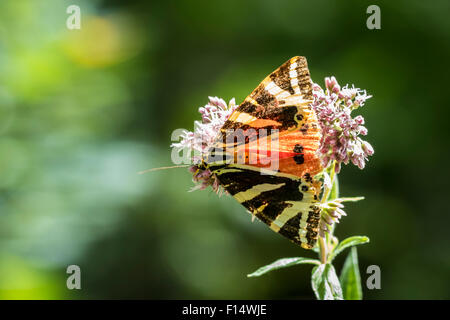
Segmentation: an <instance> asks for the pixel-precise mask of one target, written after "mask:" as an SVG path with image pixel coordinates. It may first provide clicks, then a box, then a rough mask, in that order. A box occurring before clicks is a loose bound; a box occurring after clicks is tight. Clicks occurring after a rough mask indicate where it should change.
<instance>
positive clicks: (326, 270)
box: [311, 263, 343, 300]
mask: <svg viewBox="0 0 450 320" xmlns="http://www.w3.org/2000/svg"><path fill="white" fill-rule="evenodd" d="M311 286H312V288H313V291H314V294H315V295H316V298H317V299H318V300H342V299H343V295H342V288H341V283H340V282H339V279H338V277H337V275H336V270H334V267H333V266H332V265H331V264H329V263H327V264H321V265H319V266H317V267H314V269H313V271H312V276H311Z"/></svg>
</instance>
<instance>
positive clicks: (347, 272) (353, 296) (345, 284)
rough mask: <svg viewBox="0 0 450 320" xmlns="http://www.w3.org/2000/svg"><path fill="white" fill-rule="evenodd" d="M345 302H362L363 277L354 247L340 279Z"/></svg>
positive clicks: (346, 260)
mask: <svg viewBox="0 0 450 320" xmlns="http://www.w3.org/2000/svg"><path fill="white" fill-rule="evenodd" d="M339 281H340V282H341V286H342V291H343V293H344V299H345V300H361V299H362V288H361V275H360V274H359V266H358V253H357V251H356V247H352V249H351V250H350V253H349V254H348V256H347V258H346V259H345V263H344V267H343V268H342V271H341V276H340V277H339Z"/></svg>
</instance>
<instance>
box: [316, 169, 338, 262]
mask: <svg viewBox="0 0 450 320" xmlns="http://www.w3.org/2000/svg"><path fill="white" fill-rule="evenodd" d="M335 167H336V160H335V161H333V162H332V163H331V172H330V180H331V187H329V188H328V187H325V190H324V191H323V195H322V200H321V203H325V202H327V200H328V196H329V195H330V192H331V189H332V188H333V184H334V177H335V175H336V171H335ZM333 229H334V228H332V230H330V233H332V232H333ZM330 241H331V237H330V236H329V234H328V232H327V233H326V234H325V236H324V237H321V236H319V255H320V261H321V262H322V263H323V264H325V263H327V260H328V248H329V247H330Z"/></svg>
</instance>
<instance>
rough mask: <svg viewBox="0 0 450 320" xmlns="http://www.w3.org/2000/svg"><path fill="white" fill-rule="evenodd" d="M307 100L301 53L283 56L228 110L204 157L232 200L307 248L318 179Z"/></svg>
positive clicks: (316, 136) (313, 235)
mask: <svg viewBox="0 0 450 320" xmlns="http://www.w3.org/2000/svg"><path fill="white" fill-rule="evenodd" d="M312 100H313V98H312V83H311V79H310V76H309V71H308V67H307V63H306V59H305V58H304V57H294V58H292V59H290V60H288V61H287V62H285V63H284V64H283V65H281V66H280V67H279V68H278V69H277V70H275V71H274V72H272V73H271V74H270V75H269V76H267V77H266V78H265V79H264V80H263V81H262V82H261V83H260V85H259V86H258V87H257V88H256V89H255V90H253V92H252V93H251V94H250V95H249V96H248V97H247V98H246V99H245V100H244V102H243V103H242V104H241V105H239V107H238V108H237V109H236V110H235V111H234V112H233V114H231V116H230V117H229V119H228V120H227V121H226V122H225V124H224V125H223V127H222V129H221V131H220V133H219V135H218V137H217V140H216V142H215V144H214V147H213V148H212V151H211V153H210V155H209V157H208V160H207V162H208V163H209V169H210V170H211V171H212V172H213V173H214V174H216V176H217V178H218V179H219V181H220V183H221V184H222V185H223V187H224V188H225V189H226V190H227V191H228V192H229V193H230V194H231V195H232V196H233V197H234V198H235V199H236V200H237V201H239V202H240V203H241V204H242V205H243V206H244V207H246V208H247V209H248V210H249V211H250V212H251V213H252V214H253V215H255V216H256V217H257V218H259V219H260V220H261V221H263V222H265V223H266V224H268V225H269V226H270V228H271V229H272V230H274V231H276V232H278V233H280V234H282V235H284V236H285V237H287V238H288V239H290V240H291V241H293V242H295V243H297V244H300V245H301V246H302V247H304V248H308V249H310V248H312V247H313V246H314V245H315V242H316V240H317V231H318V223H319V219H320V210H319V208H318V206H317V205H316V204H317V198H318V193H319V192H320V184H319V183H318V182H317V181H314V180H313V176H314V175H315V174H316V173H318V172H319V171H321V170H322V167H321V165H320V160H319V158H318V157H317V155H316V151H317V149H318V147H319V144H320V138H321V136H320V129H319V125H318V121H317V118H316V116H315V113H314V111H313V110H312V108H311V107H310V105H309V104H310V103H311V102H312ZM263 140H264V141H265V143H262V141H263ZM218 158H219V159H218ZM268 159H269V160H270V161H269V162H268V161H267V160H268ZM274 166H275V168H276V170H273V168H274ZM268 167H269V168H270V169H271V171H267V168H268Z"/></svg>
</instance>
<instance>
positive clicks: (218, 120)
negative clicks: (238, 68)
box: [171, 97, 238, 192]
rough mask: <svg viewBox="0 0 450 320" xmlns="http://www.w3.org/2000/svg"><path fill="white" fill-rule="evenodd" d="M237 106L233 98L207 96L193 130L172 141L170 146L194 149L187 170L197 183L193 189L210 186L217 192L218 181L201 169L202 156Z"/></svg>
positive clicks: (208, 172) (199, 110) (209, 172)
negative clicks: (190, 164)
mask: <svg viewBox="0 0 450 320" xmlns="http://www.w3.org/2000/svg"><path fill="white" fill-rule="evenodd" d="M237 107H238V106H237V105H236V103H235V100H234V98H233V99H231V100H230V102H229V103H228V105H227V103H226V102H225V101H224V100H223V99H220V98H217V97H209V102H208V104H206V105H205V106H204V107H200V108H199V109H198V112H200V114H201V115H202V121H195V124H194V125H195V129H194V131H193V132H192V131H187V130H186V131H185V132H184V133H183V135H182V136H181V140H180V142H178V143H173V144H172V145H171V147H172V148H177V149H185V148H187V149H189V150H190V151H194V155H193V157H192V162H193V165H192V166H191V167H189V171H190V172H191V173H192V174H193V181H194V182H195V183H196V184H197V185H196V186H195V187H194V188H193V189H192V191H193V190H197V189H205V188H206V187H208V186H211V187H212V188H213V190H214V191H216V192H219V191H220V188H219V181H218V180H217V179H216V177H215V176H214V175H212V174H211V171H209V170H204V169H202V168H201V167H200V166H199V165H200V164H201V160H202V156H203V155H205V153H207V152H208V149H209V148H210V147H211V145H212V144H213V143H214V140H215V139H216V137H217V134H218V133H219V130H220V128H222V126H223V124H224V123H225V121H226V120H227V119H228V118H229V117H230V115H231V114H232V113H233V111H234V110H235V109H236V108H237Z"/></svg>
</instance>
